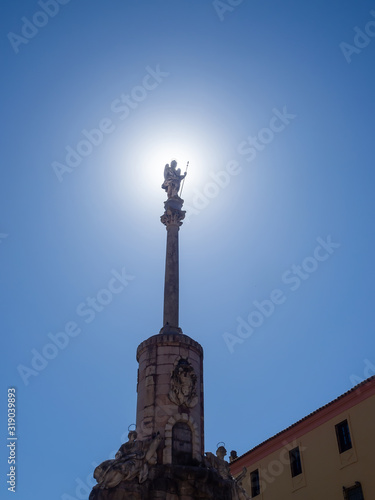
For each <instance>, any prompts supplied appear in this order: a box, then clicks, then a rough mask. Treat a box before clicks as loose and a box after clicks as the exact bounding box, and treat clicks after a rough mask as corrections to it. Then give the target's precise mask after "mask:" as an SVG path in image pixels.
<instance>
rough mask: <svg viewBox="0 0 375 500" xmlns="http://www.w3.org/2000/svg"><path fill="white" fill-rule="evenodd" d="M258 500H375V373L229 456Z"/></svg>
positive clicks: (244, 485)
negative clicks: (239, 452)
mask: <svg viewBox="0 0 375 500" xmlns="http://www.w3.org/2000/svg"><path fill="white" fill-rule="evenodd" d="M244 467H246V469H247V471H246V474H245V476H244V478H243V480H242V487H243V488H244V489H245V490H246V492H247V493H248V494H249V496H250V497H251V498H256V499H257V500H317V499H319V500H375V376H373V377H370V378H368V379H367V380H365V381H364V382H362V383H360V384H358V385H357V386H356V387H354V388H353V389H351V390H350V391H348V392H346V393H345V394H343V395H342V396H340V397H338V398H337V399H335V400H334V401H332V402H331V403H328V404H327V405H325V406H323V407H322V408H319V409H318V410H316V411H314V412H313V413H311V414H310V415H308V416H307V417H305V418H303V419H302V420H300V421H298V422H296V423H295V424H293V425H291V426H290V427H288V428H287V429H285V430H283V431H281V432H279V433H278V434H276V435H275V436H273V437H271V438H270V439H268V440H266V441H265V442H263V443H261V444H259V445H258V446H256V447H255V448H253V449H252V450H250V451H248V452H247V453H245V454H244V455H242V456H240V457H238V458H234V459H232V462H231V472H232V474H233V475H234V476H235V477H236V476H238V475H239V474H240V473H241V472H242V471H243V468H244Z"/></svg>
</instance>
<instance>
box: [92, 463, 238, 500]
mask: <svg viewBox="0 0 375 500" xmlns="http://www.w3.org/2000/svg"><path fill="white" fill-rule="evenodd" d="M241 495H242V493H241V491H240V490H239V489H238V487H237V486H236V483H235V482H234V481H233V480H232V479H223V478H222V477H221V476H220V474H219V473H218V472H217V471H216V470H214V469H212V468H208V467H204V466H195V467H194V466H179V465H168V466H166V465H156V466H153V467H150V469H149V474H148V478H147V480H146V481H144V482H143V483H142V484H139V482H137V480H133V481H130V482H129V481H124V482H121V483H120V484H119V485H118V486H117V487H116V488H110V489H102V490H101V489H100V488H98V487H97V486H95V487H94V488H93V490H92V492H91V494H90V498H89V500H162V499H163V500H243V499H245V498H246V497H243V496H241Z"/></svg>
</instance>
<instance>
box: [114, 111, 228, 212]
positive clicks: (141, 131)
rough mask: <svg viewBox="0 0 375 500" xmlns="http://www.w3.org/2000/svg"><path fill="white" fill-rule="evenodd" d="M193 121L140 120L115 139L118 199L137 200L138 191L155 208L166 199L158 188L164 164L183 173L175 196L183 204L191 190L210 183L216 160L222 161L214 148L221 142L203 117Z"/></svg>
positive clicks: (188, 201) (191, 192)
mask: <svg viewBox="0 0 375 500" xmlns="http://www.w3.org/2000/svg"><path fill="white" fill-rule="evenodd" d="M196 121H197V120H196V119H195V121H194V122H193V123H191V122H190V123H189V122H188V121H187V119H186V117H185V122H184V123H182V124H180V123H178V121H177V120H173V119H171V120H169V121H167V122H165V121H164V124H163V123H156V124H155V121H153V122H152V123H151V124H150V123H145V120H140V122H141V123H140V122H138V123H137V124H136V126H135V127H134V128H132V129H130V130H129V129H128V130H127V132H126V134H124V140H122V139H121V137H120V136H119V137H118V141H116V142H117V144H116V146H115V147H114V148H113V149H112V155H113V156H112V158H113V161H114V162H115V163H116V165H117V169H116V171H117V180H116V181H115V182H116V185H117V189H118V190H119V193H121V196H126V197H127V199H129V197H131V198H132V199H135V198H138V199H139V194H140V192H141V193H142V196H143V200H145V198H144V196H146V197H147V199H148V201H149V203H148V205H150V204H151V205H154V206H159V205H160V202H161V201H162V200H165V199H166V193H165V191H163V190H162V189H161V185H162V184H163V181H164V168H165V165H166V164H169V165H170V163H171V161H172V160H175V161H176V162H177V168H178V169H180V170H181V175H183V174H184V173H185V172H186V170H187V176H186V178H185V180H184V181H182V183H181V188H182V192H181V191H180V193H179V194H180V196H181V197H182V198H183V199H184V200H185V202H186V204H187V205H189V204H191V202H192V201H191V200H192V198H193V196H194V192H195V190H200V189H202V188H203V187H204V184H205V183H207V182H209V181H210V180H211V178H210V172H211V171H214V170H218V169H219V168H220V166H221V165H220V160H221V161H223V160H222V158H219V151H218V150H219V149H220V148H219V147H218V145H220V144H221V143H222V142H223V141H224V139H223V138H222V137H218V134H215V133H214V132H213V130H212V128H213V127H212V126H208V124H205V123H204V119H203V118H202V120H201V123H199V124H197V123H196ZM198 125H199V126H198ZM188 162H189V166H188V167H187V163H188ZM125 190H126V195H124V192H125ZM157 200H158V201H157Z"/></svg>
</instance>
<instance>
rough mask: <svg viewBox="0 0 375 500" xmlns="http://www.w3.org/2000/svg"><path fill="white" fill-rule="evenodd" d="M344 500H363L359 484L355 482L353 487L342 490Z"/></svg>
mask: <svg viewBox="0 0 375 500" xmlns="http://www.w3.org/2000/svg"><path fill="white" fill-rule="evenodd" d="M343 491H344V499H345V500H364V499H365V497H364V496H363V493H362V486H361V483H360V482H358V481H356V483H355V485H354V486H350V488H343Z"/></svg>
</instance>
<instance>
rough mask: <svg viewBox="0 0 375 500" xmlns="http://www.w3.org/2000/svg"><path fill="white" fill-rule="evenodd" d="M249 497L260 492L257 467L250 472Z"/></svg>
mask: <svg viewBox="0 0 375 500" xmlns="http://www.w3.org/2000/svg"><path fill="white" fill-rule="evenodd" d="M250 483H251V498H252V497H256V496H257V495H259V494H260V484H259V471H258V469H256V470H254V471H253V472H251V473H250Z"/></svg>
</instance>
